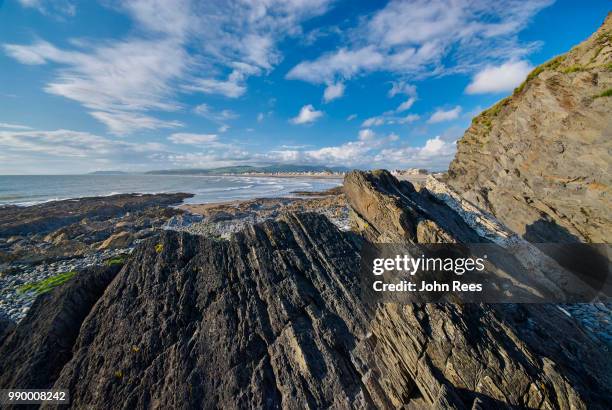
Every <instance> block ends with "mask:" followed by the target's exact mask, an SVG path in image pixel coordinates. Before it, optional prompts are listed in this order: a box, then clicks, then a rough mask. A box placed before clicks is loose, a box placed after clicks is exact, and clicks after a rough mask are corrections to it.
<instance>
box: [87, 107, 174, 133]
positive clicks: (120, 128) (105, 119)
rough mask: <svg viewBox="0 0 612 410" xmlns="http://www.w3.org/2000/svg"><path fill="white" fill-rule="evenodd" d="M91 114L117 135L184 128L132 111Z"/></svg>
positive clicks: (96, 112) (94, 112) (93, 112)
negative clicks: (143, 130)
mask: <svg viewBox="0 0 612 410" xmlns="http://www.w3.org/2000/svg"><path fill="white" fill-rule="evenodd" d="M89 114H90V115H91V116H92V117H94V118H95V119H97V120H98V121H100V122H102V123H103V124H105V125H106V126H107V127H108V129H109V131H110V132H111V133H112V134H115V135H126V134H130V133H132V132H134V131H136V130H142V129H148V130H155V129H159V128H177V127H182V126H183V124H182V123H181V122H179V121H163V120H160V119H157V118H155V117H151V116H148V115H144V114H140V113H137V112H130V111H90V113H89Z"/></svg>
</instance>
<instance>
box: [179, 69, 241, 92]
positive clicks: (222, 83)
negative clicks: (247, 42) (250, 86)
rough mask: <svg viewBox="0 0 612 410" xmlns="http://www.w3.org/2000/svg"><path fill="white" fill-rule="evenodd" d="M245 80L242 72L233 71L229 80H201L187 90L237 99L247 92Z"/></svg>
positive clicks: (187, 87)
mask: <svg viewBox="0 0 612 410" xmlns="http://www.w3.org/2000/svg"><path fill="white" fill-rule="evenodd" d="M244 78H245V76H244V74H243V73H241V72H240V71H232V73H231V74H230V75H229V77H228V79H227V80H215V79H213V78H200V79H198V80H196V81H194V83H193V84H190V85H188V86H186V87H185V88H186V89H188V90H191V91H200V92H203V93H206V94H221V95H224V96H226V97H229V98H237V97H240V96H242V95H243V94H244V93H245V92H246V86H245V85H244Z"/></svg>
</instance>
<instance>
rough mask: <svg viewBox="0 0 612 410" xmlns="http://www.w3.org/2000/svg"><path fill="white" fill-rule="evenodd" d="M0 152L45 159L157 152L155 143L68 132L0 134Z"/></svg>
mask: <svg viewBox="0 0 612 410" xmlns="http://www.w3.org/2000/svg"><path fill="white" fill-rule="evenodd" d="M0 147H1V149H0V150H1V151H4V152H11V156H12V155H13V154H16V153H20V154H22V155H23V154H27V155H30V156H31V155H38V154H40V155H44V156H45V157H61V158H69V157H81V158H89V159H94V158H103V157H109V156H111V157H112V156H119V155H126V154H128V155H133V154H134V153H141V152H148V151H160V150H163V149H164V146H163V145H162V144H158V143H152V142H150V143H141V144H138V143H130V142H126V141H117V140H111V139H108V138H105V137H101V136H98V135H95V134H91V133H88V132H81V131H72V130H65V129H59V130H52V131H48V130H34V129H32V130H28V131H22V130H18V131H1V130H0Z"/></svg>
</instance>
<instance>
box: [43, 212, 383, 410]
mask: <svg viewBox="0 0 612 410" xmlns="http://www.w3.org/2000/svg"><path fill="white" fill-rule="evenodd" d="M358 263H359V255H358V248H357V244H356V243H355V242H354V241H353V238H352V236H351V235H348V234H343V233H341V232H340V231H338V230H337V229H336V228H335V227H334V226H333V225H332V224H331V223H330V222H329V221H328V220H327V219H326V218H324V217H322V216H320V215H313V214H301V215H288V216H286V217H285V218H284V219H282V220H280V221H278V222H266V223H264V224H261V225H256V226H253V227H250V228H248V229H247V230H245V231H244V232H243V233H240V234H238V235H236V236H235V237H234V238H233V240H232V241H215V240H212V239H208V238H205V237H201V236H192V235H189V234H185V233H177V232H171V231H169V232H165V233H163V234H162V236H161V237H160V238H159V239H157V240H155V241H153V240H150V241H148V242H147V243H146V244H144V245H143V246H141V247H140V248H139V249H138V250H137V251H136V254H135V255H134V256H133V257H132V258H131V260H130V261H129V262H128V264H127V265H126V267H125V268H124V270H123V271H122V272H121V274H120V275H119V277H117V279H116V280H115V281H114V282H113V283H112V285H111V286H110V287H109V288H108V289H107V291H106V293H105V294H104V296H103V298H102V299H101V300H100V301H99V302H98V303H97V305H96V306H95V308H94V309H93V311H92V312H91V313H90V315H89V316H88V318H87V320H86V321H85V322H84V323H83V325H82V326H81V329H80V334H79V338H78V340H77V341H76V344H75V346H74V347H73V352H74V354H73V358H72V360H71V361H70V362H69V363H68V364H67V365H66V366H65V367H64V369H63V370H62V372H61V374H60V375H59V378H58V379H57V381H55V386H65V387H68V388H69V389H70V391H71V399H72V406H73V408H89V407H95V408H100V407H104V408H113V409H116V408H130V409H131V408H163V409H167V408H252V407H255V408H280V407H283V408H287V409H293V408H326V407H335V408H348V407H358V408H359V407H361V408H363V407H371V406H372V403H371V400H370V398H369V396H368V393H367V390H366V389H365V388H364V386H363V384H362V382H361V380H360V375H359V373H358V371H357V369H356V368H355V365H354V364H353V362H352V360H351V353H350V352H351V351H352V350H353V349H354V347H355V344H356V343H357V340H358V338H362V337H364V335H365V333H366V330H365V324H366V320H365V315H364V313H363V310H362V308H361V305H360V304H359V303H358V300H357V299H356V298H355V296H354V295H355V294H356V292H357V289H356V286H357V282H356V277H355V276H354V275H352V273H353V272H355V270H356V269H357V265H358Z"/></svg>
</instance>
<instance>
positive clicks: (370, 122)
mask: <svg viewBox="0 0 612 410" xmlns="http://www.w3.org/2000/svg"><path fill="white" fill-rule="evenodd" d="M395 112H397V110H396V111H388V112H384V113H382V114H381V115H379V116H376V117H370V118H368V119H366V120H365V121H364V122H362V123H361V126H362V127H377V126H380V125H385V124H409V123H411V122H415V121H418V120H419V119H420V118H421V117H420V116H419V115H418V114H408V115H406V116H404V117H399V116H397V115H394V113H395Z"/></svg>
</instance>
